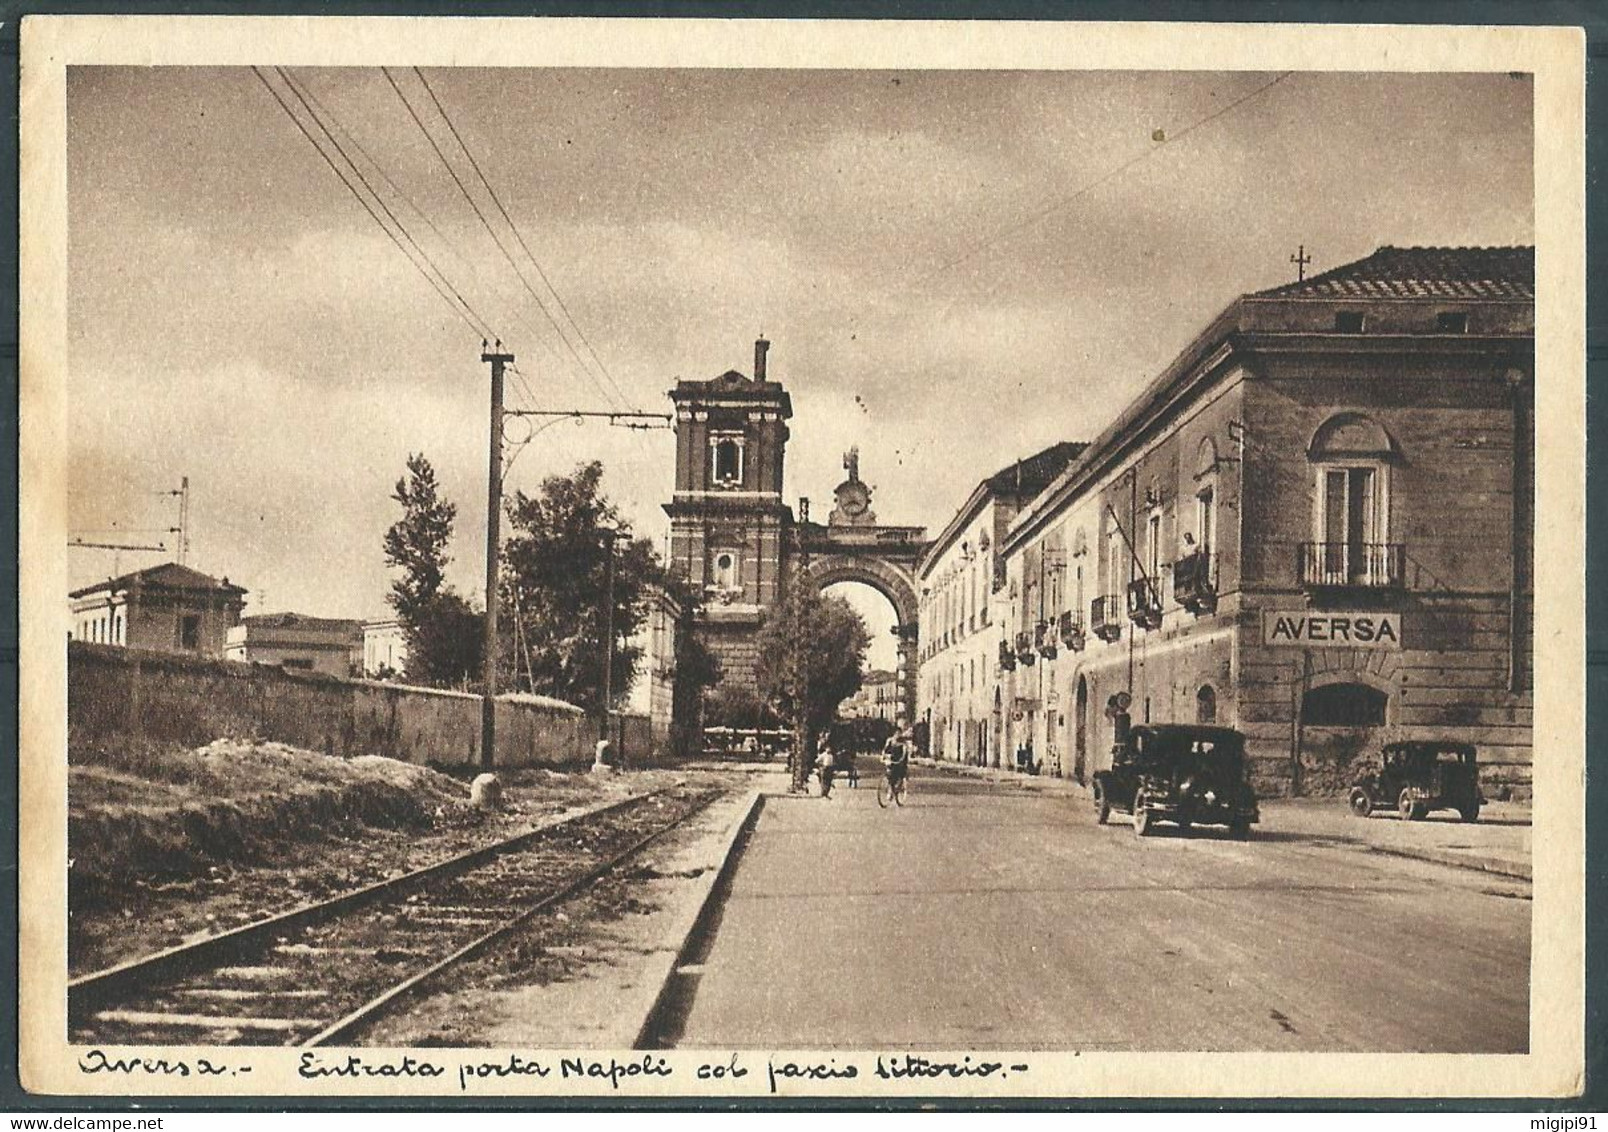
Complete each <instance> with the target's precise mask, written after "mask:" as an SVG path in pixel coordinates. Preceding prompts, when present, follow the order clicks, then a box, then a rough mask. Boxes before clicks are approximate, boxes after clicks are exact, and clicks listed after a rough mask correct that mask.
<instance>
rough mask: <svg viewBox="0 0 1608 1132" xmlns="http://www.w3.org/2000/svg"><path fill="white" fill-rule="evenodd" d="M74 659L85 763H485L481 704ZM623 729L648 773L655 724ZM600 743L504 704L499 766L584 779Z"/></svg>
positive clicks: (317, 677) (111, 649) (174, 661)
mask: <svg viewBox="0 0 1608 1132" xmlns="http://www.w3.org/2000/svg"><path fill="white" fill-rule="evenodd" d="M67 659H68V666H67V680H68V702H67V720H68V743H69V747H70V748H71V751H72V753H73V757H74V758H80V757H85V753H87V752H90V751H92V750H93V749H94V748H95V747H96V746H100V745H105V744H108V743H116V742H121V741H127V740H129V739H142V740H147V741H154V742H159V743H177V744H184V745H186V746H201V745H203V744H206V743H210V742H211V741H212V740H214V739H219V738H223V737H226V736H228V737H237V738H256V739H264V740H273V741H276V742H281V743H289V744H292V745H294V746H298V747H304V748H307V749H309V750H314V751H322V752H324V753H325V754H328V755H340V756H343V757H351V756H354V755H384V756H386V757H389V758H394V759H400V760H402V761H404V762H410V763H418V764H425V763H428V764H432V765H436V766H474V765H477V764H478V762H479V759H480V752H479V746H480V718H481V700H480V697H479V696H474V695H469V694H465V693H462V692H445V691H439V690H436V689H431V688H412V687H407V686H404V685H399V684H385V683H378V682H375V681H367V680H343V679H338V678H336V677H332V676H325V675H321V674H318V673H310V672H289V671H286V670H284V669H280V668H276V667H271V666H267V665H258V664H242V663H238V662H235V661H225V660H209V659H203V658H198V657H193V656H184V655H179V654H174V653H163V652H154V651H147V650H143V649H127V648H119V647H116V646H110V645H95V644H89V643H86V642H82V641H70V642H68V650H67ZM623 725H624V727H625V729H626V736H627V744H628V749H629V751H630V753H631V754H632V756H633V761H634V762H635V763H636V764H637V765H641V764H642V763H643V762H645V761H647V759H648V755H649V751H650V748H649V743H648V722H647V719H646V718H645V717H641V716H627V717H625V718H624V720H623ZM595 740H596V728H595V724H594V723H593V722H592V721H591V720H589V719H588V718H587V717H586V716H585V714H584V713H583V712H582V711H581V710H580V709H579V708H577V707H574V706H573V705H570V704H566V703H563V702H561V701H558V700H552V699H548V698H546V697H542V696H525V695H510V696H502V697H498V701H497V751H496V757H495V759H494V762H495V765H497V766H500V767H526V766H544V767H553V768H560V767H568V768H581V767H585V766H587V765H589V764H590V763H591V761H592V751H593V743H594V742H595Z"/></svg>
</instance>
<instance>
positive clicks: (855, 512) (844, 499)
mask: <svg viewBox="0 0 1608 1132" xmlns="http://www.w3.org/2000/svg"><path fill="white" fill-rule="evenodd" d="M837 505H838V510H839V511H841V512H843V513H844V514H845V515H847V516H849V518H851V519H857V518H859V517H860V516H861V515H864V514H865V513H866V512H867V511H868V510H870V508H871V493H870V492H869V491H868V490H866V486H865V484H863V483H857V482H850V483H846V484H843V485H842V486H841V487H839V488H838V489H837Z"/></svg>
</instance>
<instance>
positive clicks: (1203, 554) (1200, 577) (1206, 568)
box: [1173, 550, 1217, 614]
mask: <svg viewBox="0 0 1608 1132" xmlns="http://www.w3.org/2000/svg"><path fill="white" fill-rule="evenodd" d="M1173 597H1174V598H1175V599H1176V600H1177V602H1178V604H1179V605H1181V606H1183V607H1184V608H1185V609H1187V610H1189V611H1190V612H1191V613H1195V614H1201V613H1211V612H1214V611H1215V610H1216V609H1217V556H1216V555H1215V554H1212V553H1211V552H1209V551H1205V550H1197V551H1195V553H1193V554H1187V555H1185V556H1184V557H1182V558H1180V559H1179V560H1178V561H1177V562H1174V563H1173Z"/></svg>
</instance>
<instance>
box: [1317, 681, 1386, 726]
mask: <svg viewBox="0 0 1608 1132" xmlns="http://www.w3.org/2000/svg"><path fill="white" fill-rule="evenodd" d="M1389 699H1390V697H1389V696H1387V695H1386V694H1385V693H1384V692H1381V691H1379V690H1378V689H1377V688H1370V687H1369V686H1368V685H1366V684H1326V685H1324V686H1323V687H1321V688H1313V689H1312V690H1311V691H1309V692H1307V693H1306V694H1305V695H1303V696H1302V697H1301V722H1302V724H1304V725H1305V726H1307V727H1382V726H1384V722H1385V704H1386V702H1387V701H1388V700H1389Z"/></svg>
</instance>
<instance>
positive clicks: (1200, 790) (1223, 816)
mask: <svg viewBox="0 0 1608 1132" xmlns="http://www.w3.org/2000/svg"><path fill="white" fill-rule="evenodd" d="M1094 807H1095V820H1097V821H1099V822H1100V823H1101V824H1102V825H1104V824H1105V822H1106V820H1107V819H1108V818H1109V817H1110V816H1111V812H1112V811H1113V810H1120V811H1122V812H1124V813H1128V814H1132V815H1133V829H1134V832H1135V833H1137V834H1138V835H1139V836H1140V837H1144V836H1146V835H1147V834H1148V833H1149V832H1150V831H1151V829H1152V827H1153V826H1154V823H1156V822H1158V821H1167V822H1172V823H1174V824H1175V825H1177V826H1178V828H1179V829H1188V828H1189V827H1190V826H1191V825H1226V826H1228V828H1229V831H1230V833H1232V834H1233V836H1235V837H1239V838H1245V837H1249V836H1250V835H1251V825H1252V824H1253V823H1255V822H1257V821H1259V820H1260V818H1261V815H1260V814H1259V813H1258V811H1257V806H1256V792H1255V791H1254V790H1253V789H1251V784H1250V781H1249V779H1248V778H1247V777H1246V773H1245V736H1243V735H1241V734H1240V733H1239V732H1238V731H1235V730H1234V729H1233V728H1229V727H1204V726H1202V727H1197V726H1193V725H1186V724H1176V723H1168V724H1144V725H1141V726H1138V727H1133V728H1131V729H1128V732H1127V736H1126V739H1125V740H1124V741H1122V742H1120V743H1118V745H1117V746H1116V748H1115V749H1114V750H1113V752H1112V765H1111V769H1110V770H1102V771H1100V772H1099V773H1098V774H1096V775H1095V776H1094Z"/></svg>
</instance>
